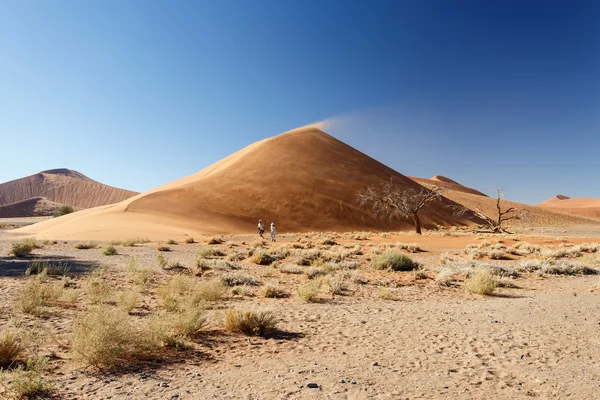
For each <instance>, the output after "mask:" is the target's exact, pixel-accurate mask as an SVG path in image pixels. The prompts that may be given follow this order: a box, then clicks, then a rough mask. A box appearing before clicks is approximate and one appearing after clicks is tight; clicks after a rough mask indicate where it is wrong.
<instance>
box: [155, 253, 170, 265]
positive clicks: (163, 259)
mask: <svg viewBox="0 0 600 400" xmlns="http://www.w3.org/2000/svg"><path fill="white" fill-rule="evenodd" d="M156 263H157V264H158V266H159V267H160V268H164V267H166V266H167V265H169V261H168V260H167V257H165V255H164V254H162V253H158V255H157V256H156Z"/></svg>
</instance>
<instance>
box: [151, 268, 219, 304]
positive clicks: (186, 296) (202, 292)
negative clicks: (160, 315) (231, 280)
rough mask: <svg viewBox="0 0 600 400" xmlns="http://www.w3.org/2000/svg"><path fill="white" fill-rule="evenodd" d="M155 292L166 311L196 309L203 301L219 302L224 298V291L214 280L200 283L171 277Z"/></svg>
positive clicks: (186, 278)
mask: <svg viewBox="0 0 600 400" xmlns="http://www.w3.org/2000/svg"><path fill="white" fill-rule="evenodd" d="M156 292H157V294H158V296H159V297H160V298H161V300H162V303H163V307H164V308H165V309H166V310H167V311H180V310H182V309H185V308H187V307H196V306H198V305H199V304H200V303H201V302H203V301H209V302H215V301H219V300H221V299H223V297H224V296H225V292H226V290H225V287H224V286H223V285H222V284H221V282H219V281H216V280H212V281H205V282H202V281H198V280H197V279H196V278H195V277H193V276H188V275H173V276H172V277H171V278H170V279H169V280H168V281H167V282H165V283H163V284H162V285H161V286H159V287H158V289H157V291H156Z"/></svg>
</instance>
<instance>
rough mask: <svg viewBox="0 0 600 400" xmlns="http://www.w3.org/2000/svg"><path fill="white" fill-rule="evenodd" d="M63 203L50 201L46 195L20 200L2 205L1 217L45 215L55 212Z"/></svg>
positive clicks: (0, 207) (0, 209) (0, 208)
mask: <svg viewBox="0 0 600 400" xmlns="http://www.w3.org/2000/svg"><path fill="white" fill-rule="evenodd" d="M61 206H62V204H60V203H56V202H53V201H50V200H48V199H46V198H44V197H34V198H31V199H27V200H23V201H18V202H16V203H12V204H7V205H4V206H0V218H16V217H43V216H49V215H52V214H54V212H55V211H56V210H58V209H59V208H60V207H61Z"/></svg>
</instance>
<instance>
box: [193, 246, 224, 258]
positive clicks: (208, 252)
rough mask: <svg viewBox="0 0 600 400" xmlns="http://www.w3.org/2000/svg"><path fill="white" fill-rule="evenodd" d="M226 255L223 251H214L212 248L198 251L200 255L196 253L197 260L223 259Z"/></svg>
mask: <svg viewBox="0 0 600 400" xmlns="http://www.w3.org/2000/svg"><path fill="white" fill-rule="evenodd" d="M224 255H225V253H223V252H222V251H221V250H219V249H214V248H212V247H207V248H204V249H200V250H198V253H196V257H197V258H214V257H222V256H224Z"/></svg>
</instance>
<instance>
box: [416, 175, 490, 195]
mask: <svg viewBox="0 0 600 400" xmlns="http://www.w3.org/2000/svg"><path fill="white" fill-rule="evenodd" d="M410 179H412V180H413V181H415V182H418V183H420V184H421V185H425V186H427V187H431V186H439V187H441V188H443V189H450V190H456V191H458V192H464V193H471V194H476V195H478V196H486V195H485V194H483V193H482V192H480V191H479V190H475V189H473V188H470V187H467V186H464V185H461V184H460V183H458V182H456V181H453V180H452V179H450V178H446V177H445V176H442V175H436V176H434V177H431V178H429V179H427V178H417V177H414V176H411V177H410ZM486 197H487V196H486Z"/></svg>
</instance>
